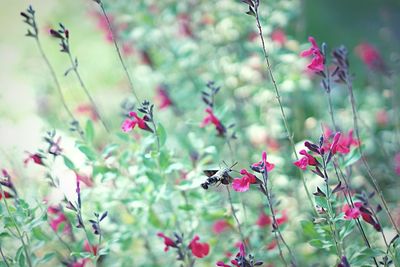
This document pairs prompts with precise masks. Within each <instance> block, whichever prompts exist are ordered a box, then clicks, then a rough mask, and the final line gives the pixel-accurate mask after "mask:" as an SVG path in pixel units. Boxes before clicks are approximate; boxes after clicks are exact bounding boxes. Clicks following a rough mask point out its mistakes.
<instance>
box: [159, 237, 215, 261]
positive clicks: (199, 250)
mask: <svg viewBox="0 0 400 267" xmlns="http://www.w3.org/2000/svg"><path fill="white" fill-rule="evenodd" d="M157 236H159V237H161V238H163V239H164V245H165V248H164V251H168V250H169V248H174V249H176V250H177V253H178V257H177V259H178V260H180V261H183V260H184V259H185V257H190V255H188V254H187V253H186V252H187V251H186V248H187V249H189V250H190V251H191V255H193V256H195V257H196V258H204V257H206V256H207V255H208V253H209V252H210V245H209V244H208V243H202V242H199V240H200V237H199V236H198V235H195V236H194V237H193V239H192V240H191V241H190V243H189V245H188V246H186V247H185V246H184V245H183V238H182V235H179V234H177V233H174V236H175V240H173V239H172V238H170V237H168V236H166V235H165V234H164V233H161V232H160V233H157Z"/></svg>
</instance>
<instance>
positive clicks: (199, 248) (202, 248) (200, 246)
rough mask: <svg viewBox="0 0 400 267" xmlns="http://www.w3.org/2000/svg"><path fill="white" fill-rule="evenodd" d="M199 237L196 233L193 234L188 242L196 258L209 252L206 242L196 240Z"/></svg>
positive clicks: (202, 256)
mask: <svg viewBox="0 0 400 267" xmlns="http://www.w3.org/2000/svg"><path fill="white" fill-rule="evenodd" d="M199 240H200V237H199V236H198V235H196V236H194V237H193V239H192V241H191V242H190V244H189V248H190V249H191V250H192V253H193V255H194V256H196V257H197V258H204V257H205V256H207V255H208V253H209V252H210V245H208V244H207V243H200V242H198V241H199Z"/></svg>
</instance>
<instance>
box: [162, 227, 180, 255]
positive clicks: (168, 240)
mask: <svg viewBox="0 0 400 267" xmlns="http://www.w3.org/2000/svg"><path fill="white" fill-rule="evenodd" d="M157 236H159V237H161V238H164V245H165V248H164V251H165V252H166V251H168V250H169V248H170V247H171V248H176V247H178V246H177V245H176V243H175V242H174V241H173V240H172V239H171V238H169V237H168V236H166V235H165V234H164V233H161V232H160V233H158V234H157Z"/></svg>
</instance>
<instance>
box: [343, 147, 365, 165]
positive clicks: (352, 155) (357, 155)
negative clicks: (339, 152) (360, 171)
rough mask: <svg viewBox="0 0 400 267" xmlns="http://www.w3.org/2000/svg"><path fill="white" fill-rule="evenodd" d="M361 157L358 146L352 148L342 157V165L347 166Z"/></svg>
mask: <svg viewBox="0 0 400 267" xmlns="http://www.w3.org/2000/svg"><path fill="white" fill-rule="evenodd" d="M360 158H361V154H360V153H359V150H358V148H354V149H353V150H352V151H351V152H350V153H349V154H348V155H347V156H346V157H345V159H344V167H348V166H351V165H353V164H354V163H356V162H357V161H358V160H359V159H360Z"/></svg>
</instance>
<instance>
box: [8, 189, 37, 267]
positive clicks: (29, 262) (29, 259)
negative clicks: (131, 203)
mask: <svg viewBox="0 0 400 267" xmlns="http://www.w3.org/2000/svg"><path fill="white" fill-rule="evenodd" d="M0 193H1V196H2V198H3V202H4V205H5V207H6V210H7V213H8V215H9V216H10V217H11V220H12V222H13V224H14V227H15V230H16V231H17V234H18V237H19V239H20V240H21V243H22V247H23V248H24V253H25V257H26V260H27V262H28V266H29V267H32V266H33V265H32V260H31V256H30V254H29V253H28V248H27V245H26V244H25V241H24V237H23V235H22V233H21V230H20V229H19V227H18V224H17V221H16V220H15V218H14V215H13V214H12V213H11V211H10V208H9V206H8V203H7V200H6V197H5V195H4V191H3V186H2V185H1V184H0Z"/></svg>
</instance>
